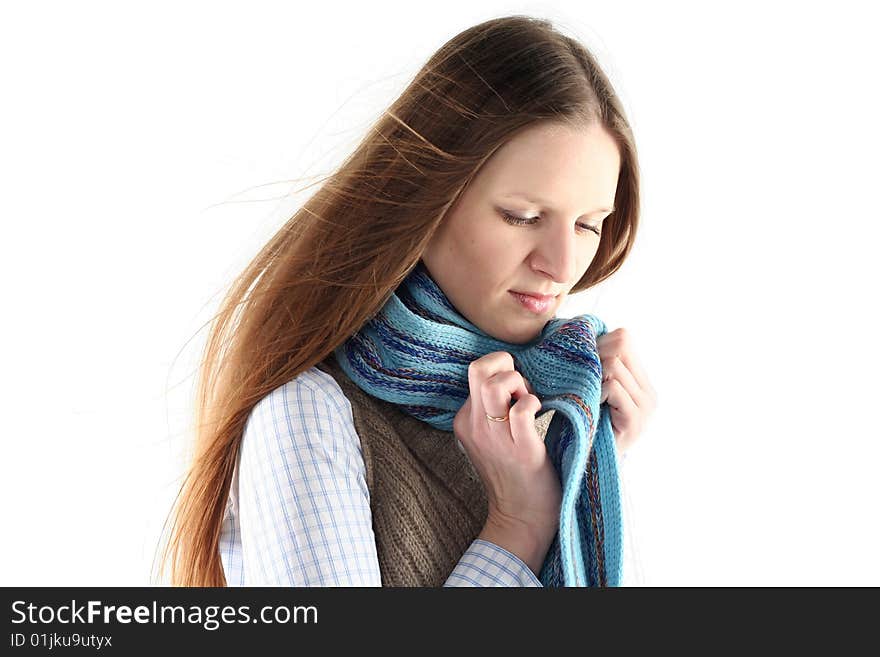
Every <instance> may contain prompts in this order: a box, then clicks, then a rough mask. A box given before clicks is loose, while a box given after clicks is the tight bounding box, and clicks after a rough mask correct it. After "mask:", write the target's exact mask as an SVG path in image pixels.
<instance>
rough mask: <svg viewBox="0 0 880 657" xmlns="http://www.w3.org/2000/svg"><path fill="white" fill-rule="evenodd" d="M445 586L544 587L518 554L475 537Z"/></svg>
mask: <svg viewBox="0 0 880 657" xmlns="http://www.w3.org/2000/svg"><path fill="white" fill-rule="evenodd" d="M443 586H444V587H445V586H543V584H541V580H539V579H538V578H537V577H535V573H533V572H532V569H531V568H529V567H528V566H527V565H526V564H525V563H524V562H523V561H522V559H520V558H519V557H517V556H516V555H515V554H513V553H512V552H508V551H507V550H505V549H504V548H503V547H501V546H500V545H495V543H491V542H489V541H486V540H484V539H482V538H476V539H474V541H473V543H471V545H470V547H469V548H468V549H467V550H466V551H465V553H464V554H463V555H462V556H461V559H459V560H458V563H457V564H456V566H455V570H453V571H452V574H450V575H449V577H448V578H447V580H446V583H445V584H444V585H443Z"/></svg>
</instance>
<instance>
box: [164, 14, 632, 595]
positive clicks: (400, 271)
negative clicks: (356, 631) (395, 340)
mask: <svg viewBox="0 0 880 657" xmlns="http://www.w3.org/2000/svg"><path fill="white" fill-rule="evenodd" d="M537 121H549V122H557V123H564V124H567V125H570V126H573V127H586V126H589V125H593V124H596V123H598V124H600V125H602V126H603V127H604V128H605V129H606V130H607V131H608V132H609V133H610V134H611V135H612V136H613V137H614V138H615V140H616V142H617V144H618V148H619V149H620V155H621V170H620V173H619V175H618V184H617V190H616V196H615V203H614V204H615V210H614V212H613V213H612V214H611V215H609V216H608V218H607V219H605V222H604V226H603V230H602V235H601V240H600V243H599V250H598V252H597V253H596V256H595V258H594V259H593V262H592V264H591V265H590V267H589V268H588V270H587V272H586V273H585V275H584V276H583V277H582V278H581V280H580V281H578V283H577V284H576V285H575V286H574V287H573V288H572V290H571V292H572V293H574V292H579V291H581V290H584V289H587V288H589V287H590V286H592V285H595V284H596V283H599V282H600V281H603V280H605V279H606V278H608V277H609V276H611V275H612V274H613V273H614V272H615V271H617V269H618V268H619V267H620V266H621V265H622V264H623V261H624V260H625V259H626V256H627V255H628V253H629V252H630V250H631V249H632V246H633V242H634V239H635V234H636V228H637V225H638V215H639V170H638V162H637V158H636V149H635V143H634V140H633V136H632V132H631V130H630V126H629V123H628V122H627V119H626V117H625V115H624V111H623V108H622V106H621V103H620V100H619V99H618V97H617V95H616V94H615V92H614V90H613V89H612V87H611V84H610V82H609V80H608V79H607V77H606V76H605V74H604V73H603V72H602V70H601V69H600V67H599V65H598V63H597V61H596V59H595V58H594V56H593V55H592V54H591V53H590V52H589V51H588V50H587V49H586V48H585V47H584V46H583V45H581V44H580V43H579V42H578V41H576V40H574V39H572V38H570V37H568V36H566V35H563V34H561V33H560V32H559V31H557V30H556V29H555V28H554V27H553V26H552V25H551V23H550V22H549V21H547V20H544V19H539V18H533V17H528V16H507V17H502V18H495V19H492V20H488V21H485V22H483V23H480V24H479V25H476V26H474V27H471V28H469V29H466V30H465V31H463V32H461V33H460V34H458V35H456V36H455V37H453V38H452V39H450V40H449V41H447V42H446V43H445V44H444V45H443V46H442V47H441V48H440V49H439V50H438V51H437V52H436V53H435V54H434V55H433V56H432V57H431V58H430V59H429V60H428V62H427V63H426V64H425V65H424V66H423V67H422V69H421V70H420V71H419V72H418V73H417V74H416V76H415V78H414V79H413V80H412V82H411V83H410V84H409V86H408V87H407V88H406V89H405V90H404V91H403V93H401V95H400V96H399V97H398V98H397V99H396V100H395V101H394V102H393V103H392V104H391V106H390V107H389V108H388V109H387V110H386V111H385V112H384V113H383V114H382V116H381V117H380V118H379V119H378V120H377V121H376V123H375V124H374V125H373V126H372V127H371V128H370V130H369V132H368V134H367V135H366V136H365V137H364V139H363V141H362V142H361V143H360V144H359V145H358V146H357V148H356V149H355V150H354V152H353V153H352V154H351V155H350V156H349V157H348V158H347V159H346V160H345V161H344V162H343V163H342V165H341V166H339V167H338V168H337V169H336V170H335V171H334V172H333V173H332V174H331V175H330V176H328V177H327V178H326V179H325V180H324V181H323V184H322V185H321V186H320V188H319V189H318V190H317V191H316V192H315V193H314V194H313V195H312V196H311V197H310V198H309V199H308V200H307V201H306V202H305V203H304V204H303V206H302V207H301V208H300V209H298V210H297V211H296V212H295V213H294V214H293V216H292V217H291V218H290V219H289V220H288V221H287V223H285V224H284V225H283V226H282V227H281V229H280V230H279V231H278V232H277V233H276V234H275V235H274V236H273V237H272V238H271V239H270V240H269V242H268V243H267V244H266V245H265V246H264V247H263V248H262V249H261V250H260V251H259V253H258V254H257V255H256V257H255V258H254V259H253V260H252V261H251V263H250V264H249V265H248V266H247V267H246V268H245V269H244V271H243V272H242V273H241V274H240V275H239V276H238V277H237V278H236V279H235V281H234V282H233V284H232V285H231V287H230V289H229V291H228V293H227V294H226V296H225V298H224V299H223V301H222V302H221V304H220V309H219V311H218V313H217V314H216V315H215V316H214V317H213V319H212V321H211V328H210V334H209V337H208V340H207V343H206V346H205V351H204V354H203V359H202V361H201V364H200V369H199V373H198V386H197V390H196V408H195V420H196V422H195V450H194V455H193V460H192V463H191V464H190V467H189V470H188V473H187V475H186V478H185V480H184V482H183V484H182V486H181V489H180V492H179V493H178V496H177V499H176V500H175V508H174V509H173V511H174V512H175V517H174V523H173V525H172V529H171V537H170V540H169V541H168V543H167V544H166V546H165V550H164V552H163V556H162V567H161V571H162V572H164V571H165V568H166V566H167V563H168V562H169V561H170V562H171V566H172V569H171V570H172V576H171V584H172V585H174V586H225V585H226V578H225V576H224V573H223V567H222V562H221V559H220V553H219V549H218V543H219V537H220V530H221V525H222V522H223V516H224V512H225V509H226V503H227V497H228V494H229V487H230V481H231V479H232V474H233V469H234V467H235V463H236V459H237V456H238V450H239V446H240V444H241V438H242V432H243V429H244V425H245V422H246V420H247V417H248V414H249V413H250V411H251V409H252V408H253V407H254V406H255V405H256V403H257V402H258V401H259V400H260V399H261V398H262V397H264V396H265V395H267V394H268V393H269V392H271V391H272V390H274V389H275V388H277V387H278V386H281V385H283V384H284V383H286V382H288V381H290V380H291V379H293V378H294V377H296V376H297V375H298V374H300V373H301V372H303V371H304V370H307V369H308V368H310V367H312V366H313V365H315V364H316V363H318V362H319V361H321V360H323V359H324V358H325V357H326V356H328V355H329V354H330V352H332V351H333V350H334V349H335V348H336V347H337V346H339V345H340V344H341V343H343V342H344V341H345V340H346V339H347V338H349V337H350V336H351V335H353V334H354V333H356V332H357V331H358V330H359V329H360V328H361V327H362V326H363V325H364V323H365V322H366V321H367V320H369V319H370V318H371V317H373V316H374V315H375V314H376V313H378V311H379V310H380V309H381V308H382V306H383V305H384V304H385V302H386V301H387V300H388V299H389V297H390V296H391V294H392V293H393V292H394V290H395V289H396V288H397V287H398V285H400V284H401V282H402V281H403V280H404V279H405V278H406V276H407V274H409V272H410V271H411V270H412V268H413V267H415V265H416V264H417V263H418V261H419V259H420V257H421V254H422V252H423V251H424V249H425V247H426V246H427V244H428V242H429V241H430V239H431V237H432V235H433V234H434V231H435V230H436V229H437V227H438V225H439V224H440V223H441V221H443V218H444V216H445V215H446V213H447V212H448V210H449V209H450V208H451V207H452V206H453V204H454V203H455V201H456V200H457V199H458V198H459V195H460V194H461V192H462V190H463V189H464V187H465V185H466V184H467V183H468V181H470V180H471V179H472V178H473V177H474V175H475V174H476V173H477V172H478V171H479V169H480V167H481V166H482V164H483V163H484V162H485V161H486V160H487V159H488V158H489V157H490V156H491V155H492V154H493V153H494V152H495V150H497V149H498V148H499V147H500V146H502V145H503V144H504V143H505V142H506V141H507V140H509V139H510V138H511V137H512V136H513V135H514V134H515V133H516V132H517V131H519V130H522V129H524V128H526V127H528V126H530V125H533V124H534V123H535V122H537Z"/></svg>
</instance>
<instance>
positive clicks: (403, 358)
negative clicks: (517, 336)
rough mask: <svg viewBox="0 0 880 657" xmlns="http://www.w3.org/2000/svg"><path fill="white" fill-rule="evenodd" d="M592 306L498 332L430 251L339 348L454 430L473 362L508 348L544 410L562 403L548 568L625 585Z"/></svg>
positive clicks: (559, 575) (390, 397)
mask: <svg viewBox="0 0 880 657" xmlns="http://www.w3.org/2000/svg"><path fill="white" fill-rule="evenodd" d="M605 333H606V327H605V324H604V322H603V321H602V320H601V319H599V318H597V317H594V316H592V315H587V314H584V315H578V316H576V317H573V318H571V319H560V318H554V319H552V320H550V321H548V322H547V323H546V324H545V326H544V328H543V329H542V331H541V334H540V335H539V336H538V337H537V338H535V339H534V340H532V341H531V342H528V343H525V344H510V343H507V342H502V341H500V340H496V339H495V338H493V337H491V336H489V335H488V334H486V333H484V332H483V331H482V330H481V329H479V328H477V327H476V326H474V325H473V324H471V323H470V322H469V321H468V320H466V319H465V318H464V317H463V316H462V315H461V314H460V313H459V312H458V311H457V310H456V309H455V308H454V307H453V306H452V304H451V303H450V302H449V300H448V299H447V298H446V295H445V294H444V293H443V291H442V290H441V289H440V287H439V286H438V285H437V284H436V282H435V281H434V280H433V279H432V278H431V276H430V273H429V272H428V270H427V269H426V268H425V266H424V264H423V263H422V261H419V263H418V264H417V265H416V267H415V268H414V269H413V270H412V271H411V272H410V274H409V275H408V276H407V278H406V279H405V280H404V282H403V283H402V284H401V285H400V286H399V287H398V288H397V289H396V290H395V291H394V293H393V294H392V295H391V297H390V298H389V299H388V301H387V303H386V304H385V305H384V306H383V307H382V309H381V310H380V311H379V312H378V313H377V314H376V315H375V316H374V317H373V318H371V319H370V320H369V321H368V322H367V323H366V324H364V326H363V327H361V329H360V330H359V331H358V332H357V333H355V334H354V335H353V336H351V337H350V338H349V339H348V340H347V341H346V342H345V343H343V344H342V345H340V346H339V347H338V348H337V349H336V350H335V354H336V359H337V361H338V362H339V365H340V367H341V368H342V369H343V370H344V371H345V373H346V374H347V375H348V376H349V378H351V380H352V381H354V383H355V384H357V385H358V386H359V387H360V388H361V389H363V390H364V391H365V392H367V393H369V394H370V395H373V396H374V397H378V398H379V399H384V400H386V401H389V402H393V403H395V404H397V405H398V407H399V408H400V410H401V411H403V412H405V413H407V414H409V415H411V416H413V417H416V418H418V419H419V420H422V421H424V422H427V423H428V424H430V425H431V426H433V427H435V428H437V429H441V430H444V431H452V421H453V418H454V417H455V415H456V413H457V412H458V411H459V409H460V408H461V407H462V406H463V405H464V403H465V401H466V400H467V397H468V395H469V393H470V389H469V386H468V365H470V363H471V361H474V360H476V359H478V358H480V357H482V356H485V355H486V354H488V353H491V352H493V351H507V352H508V353H510V354H511V356H513V360H514V363H515V367H516V370H517V371H518V372H519V373H520V374H522V375H523V376H524V377H525V378H526V379H528V381H529V382H530V383H531V385H532V388H533V389H534V394H535V395H536V396H537V397H538V398H539V399H540V400H541V410H540V411H539V413H538V414H542V413H544V412H545V411H547V410H550V409H555V411H556V412H555V414H554V416H553V419H552V421H551V422H550V426H549V428H548V430H547V435H546V437H545V440H544V443H545V445H546V447H547V452H548V455H549V458H550V460H551V462H552V464H553V466H554V467H555V468H556V472H557V473H558V474H559V480H560V482H561V484H562V506H561V509H560V517H559V531H558V532H557V534H556V536H555V537H554V539H553V542H552V544H551V546H550V549H549V550H548V552H547V557H546V559H545V560H544V564H543V566H542V568H541V571H540V573H539V574H538V579H539V580H540V581H541V583H542V584H543V585H544V586H556V587H559V586H620V582H621V577H622V569H623V563H622V561H623V559H622V556H623V555H622V550H623V525H622V521H621V508H620V480H619V478H618V471H617V454H616V449H617V448H616V446H615V443H614V434H613V431H612V428H611V420H610V418H609V415H608V410H607V404H601V406H600V403H599V400H600V398H601V388H602V366H601V362H600V360H599V354H598V350H597V347H596V338H597V337H598V336H600V335H604V334H605Z"/></svg>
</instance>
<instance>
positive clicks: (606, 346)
mask: <svg viewBox="0 0 880 657" xmlns="http://www.w3.org/2000/svg"><path fill="white" fill-rule="evenodd" d="M596 347H597V350H598V352H599V358H600V360H601V361H602V363H603V369H604V367H605V363H606V362H610V361H611V359H612V358H613V357H614V356H617V357H618V358H620V360H621V361H623V363H624V364H625V365H626V367H627V369H628V370H629V371H630V372H631V373H632V376H633V378H634V379H635V380H636V383H638V385H639V388H642V389H644V390H652V389H653V388H652V386H651V382H650V381H649V379H648V375H647V373H646V372H645V368H644V367H642V364H641V362H640V361H639V359H638V357H636V355H635V350H634V349H633V344H632V337H631V336H630V334H629V333H628V332H626V331H624V330H623V329H616V330H614V331H612V332H611V333H606V334H605V335H600V336H599V338H598V339H597V340H596Z"/></svg>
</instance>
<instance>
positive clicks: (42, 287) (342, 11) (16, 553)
mask: <svg viewBox="0 0 880 657" xmlns="http://www.w3.org/2000/svg"><path fill="white" fill-rule="evenodd" d="M869 4H870V3H862V2H834V3H805V2H785V3H783V2H760V3H758V2H751V3H746V2H742V1H739V2H731V3H727V4H722V3H702V2H689V3H683V2H668V1H667V2H662V3H655V2H654V3H652V2H623V1H615V2H607V1H602V2H588V1H586V0H578V2H542V3H538V2H531V3H530V2H480V3H474V2H450V1H448V0H447V1H444V2H442V3H421V4H419V5H418V6H417V7H416V5H413V4H412V3H411V2H368V3H351V4H350V5H349V4H341V3H294V2H291V1H290V0H286V1H283V2H256V1H254V0H249V1H248V2H246V3H245V2H238V3H229V2H210V3H209V2H204V3H195V2H181V1H176V2H156V1H152V2H142V3H134V2H122V3H120V2H87V1H80V2H76V3H64V2H52V3H49V2H37V1H34V2H28V3H16V5H15V6H12V3H4V4H3V8H2V10H0V67H2V68H0V76H2V77H0V84H2V95H3V100H2V103H0V180H2V188H3V192H2V194H0V217H2V222H3V224H2V225H3V239H2V258H0V267H2V280H3V285H4V291H5V295H4V296H5V299H6V301H5V304H4V306H5V310H4V318H3V321H2V325H0V326H2V328H0V331H2V340H0V349H2V354H0V356H2V367H3V372H4V375H3V377H2V383H0V385H2V391H0V392H2V395H0V398H2V399H3V404H4V408H3V430H2V436H3V454H2V458H0V495H2V497H0V499H2V504H3V508H2V512H3V518H2V523H3V530H2V531H3V534H4V540H3V541H2V547H0V550H2V558H0V584H2V585H113V586H115V585H147V584H149V583H150V581H151V580H150V571H151V567H152V566H153V557H154V552H155V550H156V547H157V543H158V540H159V536H160V532H161V530H162V525H163V523H164V521H165V518H166V514H167V512H168V510H169V508H170V506H171V503H172V501H173V499H174V496H175V495H176V493H177V489H178V486H179V484H180V482H181V478H182V475H183V458H184V455H185V454H186V452H187V449H188V446H187V440H188V439H189V437H190V436H189V434H188V433H187V429H188V423H189V421H190V420H191V415H190V413H191V405H190V404H191V394H192V389H193V384H194V374H195V370H196V366H197V358H198V356H199V355H200V353H201V349H202V346H203V344H204V339H205V337H206V331H205V329H204V327H203V326H202V325H203V323H204V322H205V321H206V320H207V319H208V318H209V317H210V315H211V314H212V313H213V312H214V311H215V310H216V304H217V303H218V302H219V298H220V294H221V292H223V291H225V289H226V286H227V285H228V284H229V282H230V281H231V279H232V277H233V276H234V275H235V274H236V273H238V271H240V269H241V268H242V267H244V266H245V264H246V263H247V262H248V261H249V259H250V257H251V256H253V255H254V254H255V252H256V250H257V249H258V248H259V246H260V245H261V244H262V243H263V242H264V241H265V240H266V239H267V238H268V237H269V236H270V235H271V234H272V233H273V232H274V231H275V229H276V228H278V227H279V226H280V225H281V224H282V223H283V222H284V220H285V219H286V217H287V215H288V214H289V210H290V208H292V207H295V203H296V200H297V199H295V198H291V197H287V198H285V195H287V194H288V193H289V191H290V189H291V185H290V184H286V183H283V182H282V183H278V184H273V185H268V186H261V185H266V183H275V182H276V181H284V180H293V179H302V178H303V177H307V178H306V179H305V182H308V181H310V180H311V178H308V177H311V176H318V175H320V174H322V173H324V172H326V171H329V169H330V168H331V167H332V166H333V164H335V163H337V162H339V161H341V160H342V159H343V158H344V157H345V155H347V154H348V152H349V151H350V150H351V148H353V147H354V145H355V144H356V143H357V142H358V141H359V140H360V138H361V137H362V136H363V134H364V131H365V129H366V127H367V126H368V125H369V124H370V123H371V122H372V121H373V120H374V119H375V118H376V117H377V116H378V115H379V114H380V113H381V111H382V110H383V109H384V108H385V107H387V105H388V103H390V102H391V100H392V99H393V98H394V97H395V96H396V95H397V93H398V92H399V91H400V90H402V89H403V88H404V87H405V86H406V84H407V82H408V81H409V80H410V79H411V78H412V76H413V74H414V73H415V72H416V71H417V70H418V68H419V67H421V65H422V64H424V63H425V61H426V60H427V59H428V58H429V57H430V55H431V54H432V53H433V52H434V51H435V50H436V49H437V48H438V47H439V46H440V45H442V44H443V43H444V42H445V41H446V40H447V39H449V38H450V37H452V36H453V35H454V34H456V33H458V32H460V31H461V30H463V29H465V28H466V27H469V26H471V25H473V24H476V23H478V22H481V21H483V20H486V19H488V18H491V17H494V16H499V15H504V14H511V13H526V14H530V15H535V16H541V17H545V18H549V19H551V20H553V21H554V22H555V24H556V25H557V26H558V27H560V28H561V29H563V30H564V31H566V32H568V33H570V34H574V35H575V36H578V37H579V38H581V39H582V41H583V42H584V43H585V44H586V45H587V46H588V47H589V48H591V49H592V50H593V51H594V53H595V54H596V55H597V56H598V57H599V60H600V62H601V63H602V64H603V66H604V67H605V69H606V71H607V73H608V74H609V76H610V77H611V79H612V81H613V83H614V85H615V87H616V89H617V91H618V92H619V94H620V95H621V97H622V99H623V101H624V104H625V107H626V111H627V113H628V116H629V118H630V120H631V122H632V125H633V128H634V130H635V135H636V140H637V146H638V149H639V155H640V161H641V167H642V180H643V197H642V198H643V210H644V212H643V216H642V227H641V231H640V233H639V235H638V241H637V244H636V248H635V251H634V252H633V254H632V257H631V259H630V260H629V261H628V262H627V263H626V265H625V266H624V268H623V270H622V271H620V272H619V273H618V274H617V275H616V276H615V277H614V278H613V279H612V280H611V281H609V282H608V283H606V284H604V285H603V286H602V287H601V288H600V289H599V290H597V291H595V292H589V293H587V294H585V295H583V296H581V297H580V298H577V297H576V298H575V299H573V300H571V302H570V303H569V304H568V306H567V307H566V308H565V312H563V313H561V314H563V315H565V316H570V315H571V314H575V313H578V312H592V313H595V314H597V315H598V316H600V317H601V318H602V319H603V320H604V321H605V322H606V323H607V324H608V327H609V330H613V329H615V328H617V327H620V326H623V327H625V328H627V329H628V330H629V331H630V333H631V334H632V336H633V337H634V339H635V342H636V348H637V355H638V356H639V358H640V359H641V361H642V363H643V365H644V367H645V369H646V370H647V372H648V374H649V377H650V379H651V381H652V383H653V384H654V386H655V387H656V389H657V390H658V393H659V396H660V406H659V408H658V410H657V412H656V414H655V415H654V416H653V417H652V418H651V420H650V423H649V426H648V428H647V430H646V431H645V433H644V434H643V435H642V437H641V438H640V439H639V441H638V443H637V444H636V446H635V447H634V448H633V451H632V452H631V454H630V457H629V458H628V462H627V465H626V469H627V471H626V477H627V482H628V484H627V485H628V490H629V492H630V496H631V499H632V503H633V505H634V510H633V519H634V521H635V531H634V532H633V536H634V537H635V539H636V541H637V550H638V556H639V559H640V561H641V563H642V566H643V568H644V582H645V583H647V584H652V585H774V586H776V585H813V584H818V585H868V584H870V585H874V586H876V585H880V565H878V559H877V558H876V556H877V554H880V529H878V521H877V516H878V513H877V503H878V498H880V495H878V484H877V474H876V472H877V463H878V457H880V445H878V437H880V436H878V433H880V432H878V430H877V423H876V419H875V417H876V416H875V415H874V411H875V410H876V409H877V406H878V404H877V401H876V399H877V393H878V388H880V386H878V384H877V375H878V364H880V363H878V361H880V358H878V347H877V340H876V337H875V336H876V334H877V328H878V322H877V319H878V312H877V301H876V296H877V282H878V265H877V255H876V248H877V247H876V244H877V237H878V234H880V231H878V221H880V216H878V215H880V213H878V210H877V201H876V198H875V190H876V178H877V172H878V167H877V152H878V145H880V143H878V142H880V140H878V128H877V121H878V116H880V106H878V102H877V98H876V89H877V83H876V78H877V71H876V62H877V61H880V56H878V55H880V53H878V52H877V48H876V46H869V43H871V42H872V41H873V42H874V43H876V39H875V37H876V34H875V32H876V30H875V29H874V28H875V27H876V24H875V23H874V22H873V21H872V20H870V18H869V15H868V14H867V7H868V6H869ZM300 183H301V184H302V183H303V181H302V180H300ZM258 186H259V187H258ZM301 199H302V197H300V199H299V200H301ZM871 299H874V301H872V300H871Z"/></svg>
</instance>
